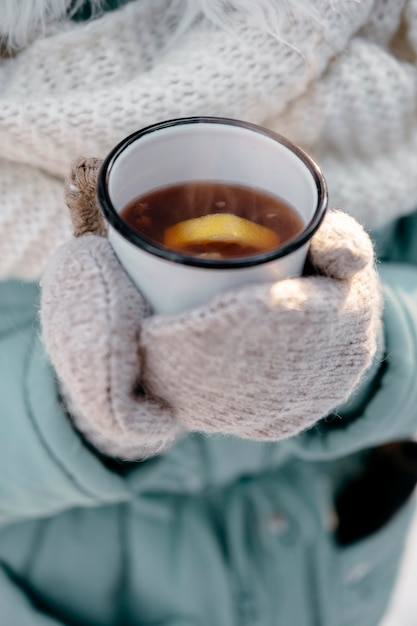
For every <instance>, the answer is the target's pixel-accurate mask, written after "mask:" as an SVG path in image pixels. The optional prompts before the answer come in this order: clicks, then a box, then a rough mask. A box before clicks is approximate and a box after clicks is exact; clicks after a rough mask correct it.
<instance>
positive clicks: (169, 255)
mask: <svg viewBox="0 0 417 626" xmlns="http://www.w3.org/2000/svg"><path fill="white" fill-rule="evenodd" d="M184 124H219V125H221V124H223V125H227V126H239V127H241V128H244V129H246V130H250V131H253V132H257V133H261V134H263V135H266V136H267V137H269V138H271V139H274V140H275V141H277V142H278V143H280V144H282V145H284V146H285V147H286V148H288V149H289V150H291V152H293V153H294V154H295V155H296V156H297V157H298V158H299V159H300V160H301V161H302V162H303V163H304V165H305V166H306V167H307V169H308V170H309V171H310V173H311V175H312V177H313V180H314V182H315V185H316V188H317V206H316V210H315V211H314V214H313V217H312V218H311V220H310V221H309V223H308V224H307V225H306V226H305V228H304V229H303V230H302V232H301V233H300V234H299V235H297V236H296V237H294V238H293V239H291V240H290V241H288V242H287V243H285V244H283V245H282V246H280V247H279V248H276V249H274V250H269V251H268V252H262V253H260V254H254V255H251V256H248V257H240V258H237V259H228V260H227V261H224V260H219V259H201V258H198V257H196V256H194V257H193V256H187V255H185V254H181V253H180V252H175V251H174V250H169V249H168V248H165V247H164V246H163V245H162V244H161V245H158V244H157V243H156V242H153V241H151V240H150V239H147V238H146V237H143V236H142V235H141V234H140V233H138V232H137V231H134V230H133V229H132V228H131V227H130V226H129V225H128V224H127V222H125V221H124V220H123V219H122V218H121V217H120V215H119V214H118V212H117V211H116V209H115V208H114V206H113V203H112V201H111V199H110V194H109V179H110V176H111V171H112V169H113V167H114V165H115V163H116V161H117V159H118V158H119V156H120V155H121V154H122V153H123V152H124V150H126V148H128V147H129V146H130V145H131V144H132V143H134V142H136V141H138V140H139V139H140V138H141V137H144V136H145V135H149V134H151V133H154V132H158V131H161V130H164V129H166V128H170V127H171V126H179V125H184ZM184 182H187V181H184ZM97 199H98V203H99V206H100V208H101V210H102V211H103V214H104V216H105V219H106V220H107V221H108V223H109V224H110V225H111V226H112V227H113V228H114V229H115V230H116V231H117V232H118V233H119V234H120V235H122V237H123V238H124V239H126V240H127V241H129V242H130V243H131V244H133V245H134V246H136V247H138V248H141V249H142V250H145V251H146V252H148V253H150V254H153V255H156V256H158V257H160V258H162V259H165V260H167V261H171V262H174V263H181V264H183V265H192V266H194V267H205V268H211V269H237V268H242V267H252V266H255V265H260V264H262V263H266V262H268V261H273V260H275V259H279V258H281V257H284V256H287V255H288V254H290V253H291V252H295V251H296V250H298V248H301V247H302V246H303V245H304V244H306V243H307V242H308V241H309V239H311V237H312V236H313V235H314V233H315V232H316V230H317V229H318V228H319V226H320V224H321V222H322V221H323V218H324V215H325V213H326V209H327V204H328V191H327V185H326V181H325V179H324V176H323V174H322V172H321V169H320V168H319V166H318V165H317V163H316V162H315V161H314V160H313V159H312V158H311V157H310V156H309V155H308V154H307V153H306V152H304V150H302V149H301V148H300V147H299V146H297V145H296V144H294V143H292V142H291V141H289V140H288V139H287V138H286V137H283V136H282V135H279V134H278V133H275V132H273V131H270V130H268V129H266V128H263V127H262V126H258V125H256V124H251V123H249V122H242V121H240V120H234V119H230V118H226V117H185V118H176V119H172V120H167V121H164V122H158V123H157V124H152V125H150V126H147V127H146V128H142V129H141V130H138V131H136V132H134V133H132V134H131V135H129V136H128V137H126V138H125V139H123V140H122V141H121V142H120V143H118V144H117V145H116V146H115V147H114V148H113V150H112V151H111V152H110V153H109V154H108V155H107V157H106V158H105V159H104V161H103V164H102V166H101V168H100V171H99V174H98V177H97Z"/></svg>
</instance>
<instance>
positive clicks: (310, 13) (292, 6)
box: [173, 0, 358, 38]
mask: <svg viewBox="0 0 417 626" xmlns="http://www.w3.org/2000/svg"><path fill="white" fill-rule="evenodd" d="M327 1H328V2H329V4H330V5H333V4H334V0H327ZM352 1H353V2H357V1H358V0H352ZM173 4H174V5H178V4H180V5H181V6H182V14H183V15H182V20H181V22H180V27H179V29H180V30H181V31H184V30H186V29H187V28H188V27H189V26H190V25H191V24H192V23H193V22H194V21H196V20H197V19H198V18H200V17H202V16H204V17H205V18H207V19H208V20H209V21H210V22H212V23H213V24H214V25H216V26H220V27H222V28H226V29H228V30H234V29H236V27H239V26H240V27H241V26H245V25H250V26H251V28H257V29H259V30H261V31H262V32H267V33H270V34H272V35H274V36H275V37H278V38H281V37H282V34H283V32H284V31H285V25H286V24H287V23H288V20H293V21H295V20H299V19H309V20H310V21H311V20H315V21H318V22H322V19H321V18H320V13H319V11H317V8H316V7H315V6H314V1H313V0H177V1H175V0H174V2H173Z"/></svg>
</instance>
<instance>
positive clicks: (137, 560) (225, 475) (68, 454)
mask: <svg viewBox="0 0 417 626" xmlns="http://www.w3.org/2000/svg"><path fill="white" fill-rule="evenodd" d="M416 224H417V218H416V217H411V218H408V219H406V220H401V221H400V222H399V223H398V224H396V225H393V226H392V227H391V228H390V229H387V230H386V232H385V233H384V234H383V235H381V236H380V238H379V243H378V245H379V252H380V256H381V258H383V259H385V262H383V263H381V264H380V273H381V277H382V281H383V285H384V293H385V310H384V334H385V357H384V359H383V361H382V362H381V361H378V362H376V363H375V365H374V367H373V370H372V372H371V373H370V374H369V376H368V379H367V381H366V384H364V385H363V387H362V389H361V390H360V392H359V394H358V396H357V397H356V398H354V399H353V400H352V401H351V403H350V404H349V405H347V406H345V407H340V408H339V410H338V412H337V414H338V415H339V416H341V417H337V418H336V417H334V416H333V418H328V419H325V420H322V421H321V422H320V423H319V424H317V425H316V426H315V427H314V428H312V429H311V430H310V431H307V432H305V433H303V434H302V435H299V436H297V437H294V438H292V439H289V440H287V441H283V442H281V443H276V444H271V443H267V444H265V443H255V442H250V441H244V440H239V439H237V438H232V437H222V436H212V437H204V436H199V435H190V436H189V437H188V438H186V439H185V440H183V441H181V442H180V443H178V444H177V445H176V446H174V447H173V448H172V449H170V450H169V451H168V452H166V453H165V454H163V455H161V456H159V457H157V458H154V459H151V460H148V461H145V462H138V463H123V464H121V463H118V462H115V461H112V460H109V459H106V458H104V457H101V456H100V455H99V454H98V453H97V452H96V451H95V450H94V449H92V448H91V447H90V446H89V445H88V443H86V442H85V441H84V440H83V438H82V436H80V434H79V433H78V432H77V431H76V430H75V429H74V428H73V426H72V423H71V419H70V418H69V416H68V415H67V413H66V411H65V407H64V405H63V404H62V402H61V398H60V396H59V391H58V387H57V384H56V380H55V376H54V372H53V371H52V369H51V365H50V364H49V362H48V359H47V357H46V355H45V352H44V349H43V347H42V344H41V341H40V339H39V328H38V289H37V286H36V285H33V284H23V283H19V282H9V283H3V284H1V285H0V626H58V625H59V626H64V625H65V626H72V625H73V626H249V625H251V626H255V625H256V626H376V625H377V624H378V623H379V620H380V618H381V615H382V614H383V612H384V609H385V607H386V605H387V602H388V600H389V593H390V590H391V588H392V585H393V581H394V579H395V575H396V572H397V567H398V562H399V558H400V555H401V548H402V545H403V542H404V536H405V532H406V529H407V525H408V522H409V518H410V515H411V513H412V502H411V501H408V502H406V503H405V504H404V505H402V506H401V508H400V509H399V510H398V511H397V512H396V513H395V514H394V516H393V517H392V519H391V520H390V521H389V522H388V523H387V524H386V525H385V526H384V527H383V528H382V529H381V530H379V531H377V532H375V533H373V534H371V535H370V536H367V537H366V538H363V539H360V540H359V541H357V542H355V543H353V544H351V545H349V546H346V547H343V548H342V547H340V546H338V544H337V542H336V540H335V535H334V530H333V521H332V520H333V519H334V511H333V504H334V497H335V493H336V491H337V489H338V488H339V487H340V485H341V484H342V483H343V481H344V480H347V478H348V477H349V475H351V474H352V472H354V468H355V467H357V465H358V463H360V460H361V458H362V456H363V454H364V451H366V450H367V449H369V448H371V447H373V446H376V445H378V444H381V443H383V442H387V441H393V440H397V439H405V438H408V437H409V436H410V435H411V434H412V433H413V432H415V430H416V428H417V266H416V265H415V263H416V260H417V248H416V246H415V242H416V241H417V226H416ZM389 231H390V232H389ZM393 242H395V244H394V243H393ZM393 259H394V260H395V261H396V262H393ZM357 514H358V515H360V514H361V511H360V510H359V511H357Z"/></svg>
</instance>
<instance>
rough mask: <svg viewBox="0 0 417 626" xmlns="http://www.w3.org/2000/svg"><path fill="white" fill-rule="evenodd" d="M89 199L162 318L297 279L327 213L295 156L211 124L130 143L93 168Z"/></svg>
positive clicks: (312, 171) (137, 136) (319, 180)
mask: <svg viewBox="0 0 417 626" xmlns="http://www.w3.org/2000/svg"><path fill="white" fill-rule="evenodd" d="M97 195H98V201H99V204H100V206H101V208H102V210H103V213H104V217H105V219H106V221H107V223H108V226H109V241H110V243H111V245H112V246H113V249H114V251H115V253H116V255H117V257H118V258H119V261H120V262H121V264H122V265H123V267H124V268H125V270H126V272H127V273H128V274H129V276H130V277H131V279H132V281H133V282H134V283H135V284H136V286H137V287H138V289H139V290H140V291H141V292H142V293H143V295H144V297H145V298H146V300H147V301H148V302H149V303H150V305H151V307H152V310H153V311H154V312H155V313H165V314H173V313H181V312H182V311H187V310H189V309H192V308H194V307H198V306H200V305H202V304H205V303H206V302H208V301H209V300H210V299H211V298H213V297H214V296H215V295H216V294H219V293H221V292H224V291H226V290H228V289H231V288H233V287H238V286H239V285H246V284H249V283H257V282H270V283H275V282H276V281H277V280H281V279H283V278H291V277H294V276H299V275H300V274H301V273H302V271H303V266H304V262H305V258H306V255H307V251H308V246H309V242H310V239H311V237H312V236H313V234H314V233H315V232H316V230H317V229H318V228H319V226H320V223H321V221H322V219H323V217H324V214H325V211H326V208H327V187H326V183H325V180H324V178H323V175H322V173H321V171H320V169H319V167H318V166H317V165H316V163H315V162H314V161H313V160H312V159H311V157H309V156H308V155H307V154H306V153H305V152H303V150H301V149H300V148H298V147H297V146H295V145H294V144H293V143H292V142H290V141H289V140H288V139H286V138H284V137H282V136H280V135H277V134H276V133H273V132H271V131H269V130H267V129H265V128H262V127H260V126H256V125H254V124H249V123H247V122H241V121H238V120H232V119H226V118H216V117H191V118H180V119H176V120H169V121H166V122H160V123H157V124H154V125H152V126H148V127H147V128H144V129H142V130H139V131H137V132H135V133H133V134H132V135H130V136H129V137H127V138H126V139H124V140H123V141H121V142H120V144H119V145H117V146H116V147H115V148H114V149H113V150H112V151H111V152H110V154H109V155H108V156H107V158H106V159H105V160H104V163H103V166H102V168H101V170H100V173H99V177H98V187H97Z"/></svg>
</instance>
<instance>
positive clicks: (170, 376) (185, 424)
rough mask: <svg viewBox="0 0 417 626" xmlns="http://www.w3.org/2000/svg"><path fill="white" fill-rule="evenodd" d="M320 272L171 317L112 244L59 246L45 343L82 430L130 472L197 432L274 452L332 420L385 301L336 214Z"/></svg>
mask: <svg viewBox="0 0 417 626" xmlns="http://www.w3.org/2000/svg"><path fill="white" fill-rule="evenodd" d="M86 204H88V199H87V202H86ZM84 208H85V205H83V209H84ZM74 223H77V220H75V221H74ZM78 223H79V222H78ZM310 260H311V263H312V264H313V266H314V267H315V271H316V272H317V273H316V274H315V275H312V276H304V277H301V278H299V279H291V280H284V281H280V282H278V283H275V284H263V285H250V286H247V287H243V288H239V289H237V290H232V291H229V292H227V293H226V294H222V295H220V296H218V297H217V298H215V299H214V300H213V301H211V302H210V303H209V304H208V305H206V306H204V307H201V308H199V309H196V310H193V311H191V312H188V313H185V314H181V315H176V316H164V315H150V314H149V311H148V310H147V305H146V303H145V301H144V299H143V298H142V297H141V295H140V293H139V292H138V291H137V289H136V288H135V287H134V286H133V285H132V283H131V282H130V280H129V278H128V277H127V275H126V274H125V272H124V270H123V269H122V267H121V266H120V264H119V262H118V260H117V259H116V257H115V255H114V253H113V251H112V249H111V247H110V244H109V243H108V241H107V239H106V238H104V237H100V236H97V235H92V234H87V235H83V236H81V237H79V238H76V239H74V240H72V241H70V242H69V243H67V244H65V245H64V246H62V247H61V248H60V249H59V250H58V252H57V253H55V255H54V256H53V257H52V258H51V260H50V262H49V263H48V266H47V269H46V271H45V273H44V276H43V279H42V303H41V321H42V336H43V340H44V343H45V346H46V349H47V351H48V353H49V356H50V358H51V360H52V362H53V364H54V366H55V369H56V372H57V374H58V377H59V379H60V382H61V387H62V389H63V392H64V394H65V397H66V399H67V404H68V406H69V409H70V412H71V414H72V416H73V419H74V421H75V424H76V425H77V427H78V428H79V429H80V431H82V432H83V433H84V435H85V436H86V438H87V439H88V440H89V441H91V442H92V443H93V444H94V445H95V446H97V448H99V449H100V450H101V451H102V452H103V453H105V454H108V455H111V456H116V457H119V458H122V459H129V460H131V459H138V458H146V457H148V456H151V455H153V454H157V453H158V452H161V451H162V450H164V449H166V448H167V447H168V446H169V445H170V444H172V443H173V442H174V441H176V440H177V439H178V437H181V435H182V434H183V433H185V432H187V431H193V432H202V433H222V434H229V435H235V436H238V437H243V438H249V439H255V440H261V441H278V440H281V439H284V438H286V437H290V436H292V435H295V434H297V433H299V432H301V431H303V430H305V429H306V428H308V427H309V426H311V425H312V424H313V423H314V422H315V421H317V420H318V419H320V418H321V417H324V416H325V415H326V414H328V413H329V411H330V410H331V409H332V408H334V407H336V406H337V405H339V404H341V403H342V402H343V401H344V400H346V399H347V398H348V397H349V396H350V394H351V393H352V392H353V390H354V389H355V388H356V386H357V384H358V383H359V381H360V379H361V377H362V375H363V374H364V372H365V371H366V370H367V368H368V367H369V366H370V364H371V361H372V358H373V356H374V354H375V351H376V338H377V335H378V331H379V328H380V312H381V297H380V289H379V281H378V277H377V273H376V271H375V268H374V258H373V249H372V244H371V241H370V239H369V237H368V236H367V235H366V233H365V231H364V230H363V228H362V227H361V226H360V225H359V224H358V223H357V222H356V221H355V220H354V219H353V218H352V217H350V216H348V215H347V214H344V213H342V212H332V213H330V214H328V215H327V216H326V218H325V221H324V223H323V224H322V226H321V228H320V229H319V231H318V232H317V233H316V235H315V236H314V237H313V239H312V243H311V251H310Z"/></svg>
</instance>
